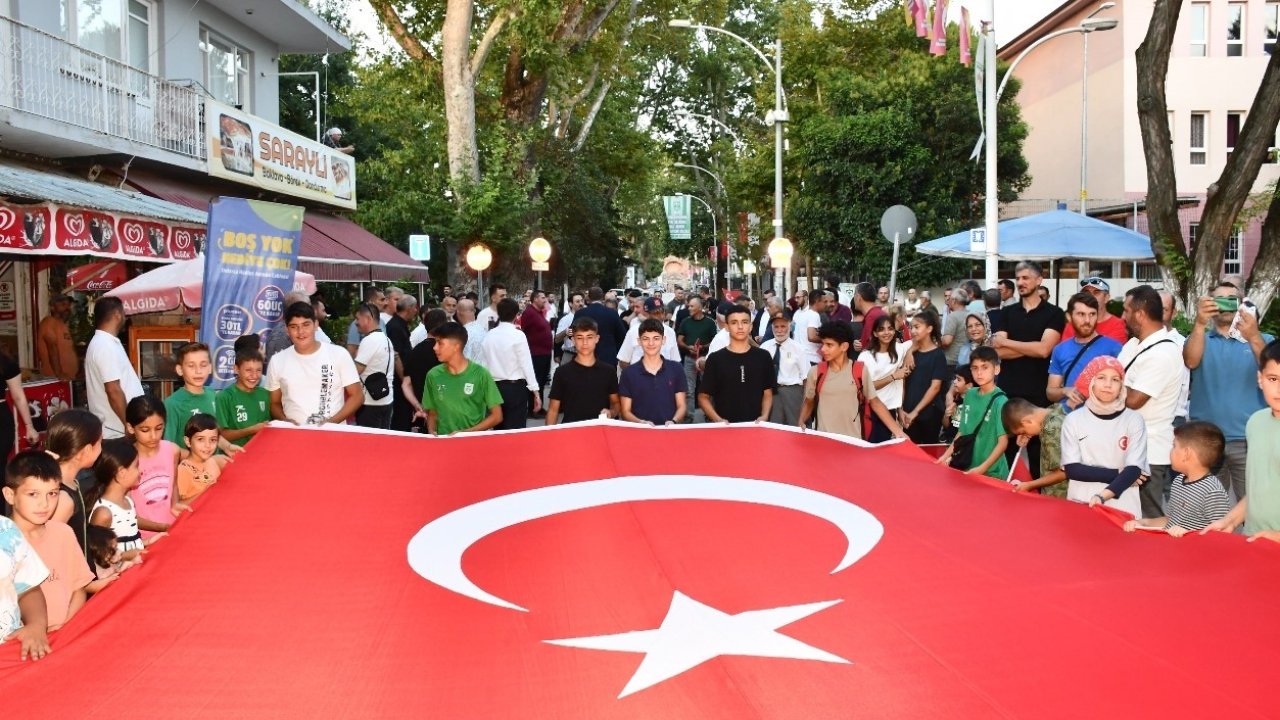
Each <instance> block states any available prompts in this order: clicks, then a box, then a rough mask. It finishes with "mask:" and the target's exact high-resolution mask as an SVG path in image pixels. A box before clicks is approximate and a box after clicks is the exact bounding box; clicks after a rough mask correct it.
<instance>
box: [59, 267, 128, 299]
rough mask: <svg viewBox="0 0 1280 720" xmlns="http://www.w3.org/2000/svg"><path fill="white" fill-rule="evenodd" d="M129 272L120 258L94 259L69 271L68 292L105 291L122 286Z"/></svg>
mask: <svg viewBox="0 0 1280 720" xmlns="http://www.w3.org/2000/svg"><path fill="white" fill-rule="evenodd" d="M128 279H129V272H128V271H127V270H126V269H125V265H124V262H122V261H120V260H94V261H93V262H89V263H85V264H84V265H77V266H76V267H73V268H71V269H70V270H68V271H67V291H68V292H104V291H106V290H112V289H114V288H117V287H120V286H121V285H123V284H124V283H125V281H127V280H128Z"/></svg>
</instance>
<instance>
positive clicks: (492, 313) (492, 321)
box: [464, 283, 520, 364]
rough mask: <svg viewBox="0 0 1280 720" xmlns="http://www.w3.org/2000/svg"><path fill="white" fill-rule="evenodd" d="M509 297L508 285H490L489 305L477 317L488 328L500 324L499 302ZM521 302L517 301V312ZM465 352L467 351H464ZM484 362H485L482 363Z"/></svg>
mask: <svg viewBox="0 0 1280 720" xmlns="http://www.w3.org/2000/svg"><path fill="white" fill-rule="evenodd" d="M506 297H507V286H506V285H503V284H502V283H494V284H493V285H490V286H489V306H488V307H486V308H484V309H483V310H481V311H480V312H479V313H476V319H477V320H479V321H481V322H483V323H484V326H485V327H486V328H490V329H491V328H493V327H494V326H495V325H497V324H498V303H500V302H502V301H503V300H505V299H506ZM519 307H520V304H519V303H516V308H517V314H519ZM464 354H465V353H464ZM481 364H483V363H481Z"/></svg>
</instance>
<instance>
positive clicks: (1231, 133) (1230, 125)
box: [1227, 112, 1244, 157]
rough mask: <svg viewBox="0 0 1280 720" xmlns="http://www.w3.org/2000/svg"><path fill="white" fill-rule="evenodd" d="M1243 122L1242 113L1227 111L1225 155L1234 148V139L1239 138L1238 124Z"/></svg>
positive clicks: (1229, 155) (1229, 153)
mask: <svg viewBox="0 0 1280 720" xmlns="http://www.w3.org/2000/svg"><path fill="white" fill-rule="evenodd" d="M1243 123H1244V113H1238V112H1230V113H1227V157H1231V153H1232V152H1234V151H1235V149H1236V141H1237V140H1239V139H1240V126H1241V125H1242V124H1243Z"/></svg>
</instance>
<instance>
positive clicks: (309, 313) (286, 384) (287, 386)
mask: <svg viewBox="0 0 1280 720" xmlns="http://www.w3.org/2000/svg"><path fill="white" fill-rule="evenodd" d="M315 318H316V315H315V310H314V309H313V308H312V307H311V304H310V303H303V302H296V303H294V304H292V305H290V306H289V307H288V308H286V309H285V312H284V323H285V327H286V328H287V329H288V332H289V340H290V341H291V342H292V343H293V347H291V348H288V349H286V350H282V351H280V352H278V353H276V354H275V355H274V356H272V358H271V362H270V363H269V364H268V366H267V379H266V382H265V383H264V386H265V387H266V388H267V392H269V393H271V417H272V418H275V419H276V420H288V421H289V422H291V423H293V424H295V425H323V424H325V423H342V422H346V421H347V418H350V417H351V416H352V415H354V414H355V412H356V411H357V410H359V409H360V406H361V405H363V404H364V389H363V388H362V387H361V383H360V375H359V373H358V372H357V371H356V364H355V361H353V360H352V359H351V355H350V354H349V353H348V352H347V351H346V350H345V349H344V348H339V347H337V346H336V345H329V344H326V343H322V342H320V341H318V340H316V320H315Z"/></svg>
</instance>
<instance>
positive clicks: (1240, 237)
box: [1222, 226, 1244, 275]
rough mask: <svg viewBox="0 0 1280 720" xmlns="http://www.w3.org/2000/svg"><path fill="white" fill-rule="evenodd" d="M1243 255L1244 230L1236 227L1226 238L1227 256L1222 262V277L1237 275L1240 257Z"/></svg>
mask: <svg viewBox="0 0 1280 720" xmlns="http://www.w3.org/2000/svg"><path fill="white" fill-rule="evenodd" d="M1243 254H1244V228H1242V227H1238V226H1237V227H1236V228H1235V229H1233V230H1232V231H1231V235H1230V236H1229V237H1228V238H1227V254H1226V255H1225V256H1224V257H1223V260H1222V274H1223V275H1239V274H1241V273H1240V267H1241V263H1240V257H1241V255H1243Z"/></svg>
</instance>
